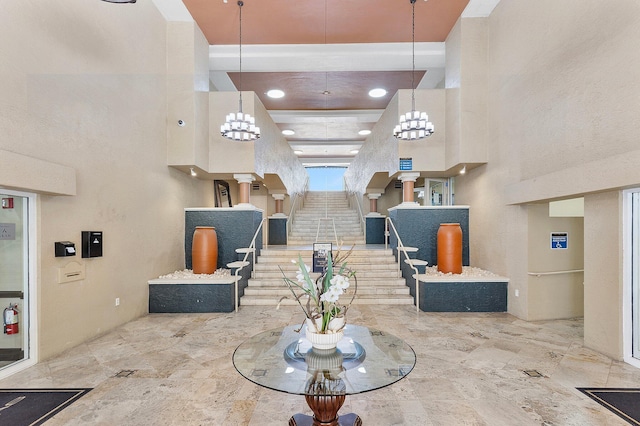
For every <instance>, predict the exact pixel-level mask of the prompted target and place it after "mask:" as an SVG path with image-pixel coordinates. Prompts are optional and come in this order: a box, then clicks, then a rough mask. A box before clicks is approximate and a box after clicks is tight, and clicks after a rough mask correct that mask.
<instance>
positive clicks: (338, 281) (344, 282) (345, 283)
mask: <svg viewBox="0 0 640 426" xmlns="http://www.w3.org/2000/svg"><path fill="white" fill-rule="evenodd" d="M330 283H331V285H332V286H335V287H338V288H339V289H340V290H343V291H344V290H346V289H348V288H349V278H348V277H345V276H344V275H336V276H335V277H333V278H331V281H330ZM340 294H342V292H341V293H340Z"/></svg>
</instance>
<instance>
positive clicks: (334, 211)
mask: <svg viewBox="0 0 640 426" xmlns="http://www.w3.org/2000/svg"><path fill="white" fill-rule="evenodd" d="M322 218H333V219H334V221H335V228H336V234H337V237H338V241H339V242H340V241H342V247H341V249H342V250H343V251H344V252H346V251H348V250H349V249H350V248H351V247H352V246H353V245H354V244H356V245H355V246H354V249H353V251H352V252H351V254H350V255H349V257H348V258H347V260H346V261H347V263H348V266H349V268H350V269H351V270H353V271H355V272H356V277H357V280H358V288H357V294H356V299H355V300H354V301H353V304H354V305H355V304H376V305H412V304H413V303H414V302H413V297H412V296H411V295H410V294H409V287H407V285H406V282H405V280H404V278H402V276H399V273H398V265H397V263H396V260H395V257H394V255H393V252H392V250H391V249H385V248H384V246H379V247H378V246H364V245H363V244H364V233H363V231H362V229H361V227H360V221H359V217H358V213H357V212H355V211H353V210H351V209H350V208H349V206H348V201H347V197H346V194H345V193H344V192H328V193H325V192H321V193H315V192H309V193H307V196H306V198H305V202H304V207H303V208H302V209H300V210H299V211H298V212H297V213H296V216H295V219H294V222H293V224H292V233H291V235H290V237H289V245H288V246H287V247H283V246H278V247H277V248H275V246H271V247H269V248H267V249H262V250H261V251H260V256H259V257H258V259H257V261H256V264H255V268H254V276H253V278H251V279H249V281H248V286H247V287H246V288H245V290H244V296H242V298H241V299H240V305H245V306H247V305H270V306H274V307H275V306H276V305H277V304H278V302H279V301H280V299H281V298H282V297H283V296H288V297H289V299H284V300H282V303H281V304H282V305H295V304H297V302H295V300H293V298H292V297H291V296H292V295H291V292H290V290H289V289H288V287H287V286H286V285H285V283H284V280H283V275H282V274H283V272H284V273H285V274H286V276H287V277H289V278H291V279H292V280H294V281H295V276H296V272H297V269H298V267H297V265H296V264H294V263H292V262H291V260H296V261H297V259H298V256H301V257H302V259H303V261H304V262H305V263H306V264H307V265H309V266H311V265H312V260H313V250H312V244H313V242H315V240H316V233H317V232H318V219H322ZM320 222H321V226H320V236H319V237H318V242H333V243H334V245H333V250H334V255H335V254H336V251H337V249H338V247H336V244H335V237H334V233H333V222H331V221H325V220H321V221H320ZM322 222H328V223H330V224H331V225H330V227H329V230H328V231H327V230H324V229H323V225H322ZM325 231H326V232H327V234H326V236H325V234H323V233H324V232H325ZM294 246H295V247H294ZM300 246H303V247H300ZM280 268H282V271H281V270H280ZM310 275H311V278H312V279H315V278H317V277H318V276H319V275H320V274H319V273H315V274H314V273H311V274H310ZM351 294H352V293H351V291H349V293H348V295H347V296H346V297H345V296H342V297H343V298H344V299H341V300H343V301H344V302H345V303H346V302H348V300H350V298H351Z"/></svg>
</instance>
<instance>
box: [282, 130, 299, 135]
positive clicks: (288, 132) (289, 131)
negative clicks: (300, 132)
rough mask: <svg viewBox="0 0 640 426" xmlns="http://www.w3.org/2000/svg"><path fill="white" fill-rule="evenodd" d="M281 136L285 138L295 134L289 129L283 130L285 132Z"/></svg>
mask: <svg viewBox="0 0 640 426" xmlns="http://www.w3.org/2000/svg"><path fill="white" fill-rule="evenodd" d="M282 134H283V135H285V136H293V135H295V134H296V132H294V131H293V130H291V129H285V130H283V131H282Z"/></svg>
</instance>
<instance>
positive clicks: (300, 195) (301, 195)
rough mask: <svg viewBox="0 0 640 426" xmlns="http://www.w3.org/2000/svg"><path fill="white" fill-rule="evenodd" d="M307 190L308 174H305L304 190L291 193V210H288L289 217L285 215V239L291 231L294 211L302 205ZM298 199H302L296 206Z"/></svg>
mask: <svg viewBox="0 0 640 426" xmlns="http://www.w3.org/2000/svg"><path fill="white" fill-rule="evenodd" d="M308 190H309V176H307V178H306V180H305V182H304V190H303V191H302V192H301V193H295V194H293V197H292V198H293V202H292V203H291V210H290V211H289V217H287V223H286V225H285V226H286V228H285V229H286V232H287V239H289V234H290V233H291V231H292V229H291V228H292V227H291V224H292V223H293V218H294V217H295V215H296V211H298V210H299V209H301V208H302V207H303V206H304V198H305V197H306V195H307V191H308ZM298 200H302V201H301V204H302V206H298Z"/></svg>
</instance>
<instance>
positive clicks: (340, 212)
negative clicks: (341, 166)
mask: <svg viewBox="0 0 640 426" xmlns="http://www.w3.org/2000/svg"><path fill="white" fill-rule="evenodd" d="M334 224H335V233H334ZM316 235H317V236H318V241H316ZM336 237H337V239H338V240H337V242H342V243H343V244H342V245H343V247H351V246H352V245H353V244H364V231H363V229H362V225H361V224H360V216H359V215H358V212H357V211H356V210H354V209H351V208H350V207H349V201H348V200H347V194H346V193H345V192H335V191H333V192H332V191H326V192H314V191H309V192H307V194H306V196H305V198H304V205H303V206H302V208H301V209H299V210H298V211H297V212H296V214H295V216H294V220H293V223H292V224H291V232H290V234H289V239H288V242H289V245H290V246H291V245H309V244H312V243H314V242H323V243H325V242H326V243H329V242H333V243H336Z"/></svg>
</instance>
